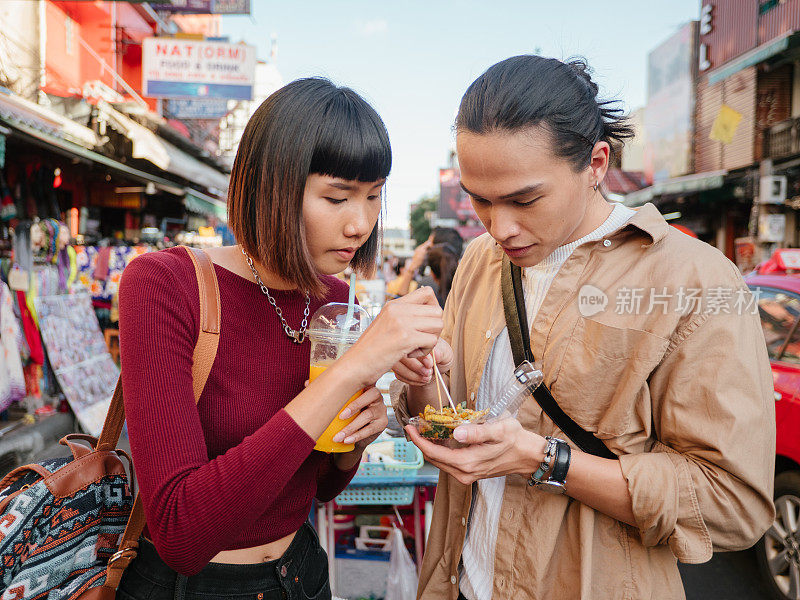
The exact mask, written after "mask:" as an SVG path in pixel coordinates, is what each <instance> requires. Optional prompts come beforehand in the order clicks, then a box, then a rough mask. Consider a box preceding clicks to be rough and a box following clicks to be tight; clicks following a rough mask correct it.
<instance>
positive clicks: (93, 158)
mask: <svg viewBox="0 0 800 600" xmlns="http://www.w3.org/2000/svg"><path fill="white" fill-rule="evenodd" d="M0 123H5V124H6V125H8V126H10V127H11V128H12V130H13V132H14V133H15V134H16V135H19V136H21V137H23V138H25V139H26V140H27V141H29V142H31V143H33V144H36V145H37V146H41V147H42V148H46V149H47V150H51V151H53V152H57V153H59V154H61V155H63V156H68V157H70V158H79V159H82V160H84V161H87V162H95V163H98V164H101V165H104V166H106V167H108V168H109V169H113V170H114V171H118V172H120V173H124V174H125V175H128V176H130V177H132V178H134V179H136V180H138V181H142V182H145V183H147V182H152V183H154V184H155V185H156V187H158V188H159V189H162V190H164V191H165V192H169V193H170V194H174V195H176V196H183V194H184V193H185V192H184V190H183V188H181V187H177V186H176V184H175V182H173V181H169V180H168V179H164V178H163V177H159V176H158V175H152V174H150V173H147V172H145V171H140V170H139V169H134V168H133V167H129V166H128V165H125V164H123V163H121V162H119V161H116V160H114V159H113V158H109V157H107V156H104V155H102V154H99V153H97V152H94V151H92V150H88V149H86V148H84V147H83V146H79V145H78V144H75V143H72V142H70V141H68V140H65V139H62V138H60V137H57V136H55V135H52V134H50V133H46V132H44V131H41V130H39V129H36V128H34V127H31V126H30V125H26V124H23V123H19V122H17V121H15V120H13V119H6V118H4V117H0Z"/></svg>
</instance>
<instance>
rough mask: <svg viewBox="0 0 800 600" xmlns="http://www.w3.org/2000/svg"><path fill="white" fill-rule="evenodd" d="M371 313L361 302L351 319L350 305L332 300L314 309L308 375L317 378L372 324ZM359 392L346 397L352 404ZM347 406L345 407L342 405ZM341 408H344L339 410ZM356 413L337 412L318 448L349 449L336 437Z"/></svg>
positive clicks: (318, 441) (323, 449) (346, 450)
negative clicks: (350, 414) (341, 413)
mask: <svg viewBox="0 0 800 600" xmlns="http://www.w3.org/2000/svg"><path fill="white" fill-rule="evenodd" d="M369 324H370V317H369V314H368V313H367V311H366V310H364V309H363V308H361V307H360V306H358V305H355V306H353V312H352V314H351V315H350V317H349V319H348V305H347V304H342V303H339V302H331V303H330V304H326V305H325V306H322V307H320V309H319V310H318V311H317V312H315V313H314V316H313V317H312V318H311V323H310V324H309V326H308V338H309V340H311V363H310V372H309V376H308V380H309V381H314V379H316V378H317V377H318V376H319V375H320V374H321V373H322V372H324V371H325V369H327V368H328V367H329V366H331V365H332V364H333V363H334V362H335V361H336V360H337V359H339V358H340V357H341V356H342V354H344V353H345V352H347V350H348V349H349V348H350V347H351V346H352V345H353V344H355V343H356V342H357V341H358V338H359V337H360V336H361V334H362V333H364V331H365V330H366V328H367V327H369ZM361 393H362V392H358V393H357V394H355V395H354V396H353V397H352V398H350V399H349V400H348V401H347V404H346V405H345V406H347V405H349V404H350V403H351V402H352V401H353V400H355V399H356V398H358V397H359V396H360V395H361ZM342 410H344V407H342ZM339 412H341V411H339ZM353 419H355V415H353V416H352V417H350V418H348V419H340V418H339V417H338V415H337V416H336V417H335V418H334V419H333V422H332V423H331V424H330V425H328V428H327V429H326V430H325V431H324V432H323V433H322V435H321V436H320V437H319V439H318V440H317V445H316V446H314V449H315V450H319V451H321V452H328V453H331V452H350V451H351V450H353V449H354V448H355V445H354V444H343V443H340V442H334V441H333V437H334V436H335V435H336V434H337V433H339V432H340V431H341V430H342V429H344V428H345V427H346V426H347V425H348V424H350V423H351V422H352V421H353Z"/></svg>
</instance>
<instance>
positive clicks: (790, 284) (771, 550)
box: [746, 250, 800, 600]
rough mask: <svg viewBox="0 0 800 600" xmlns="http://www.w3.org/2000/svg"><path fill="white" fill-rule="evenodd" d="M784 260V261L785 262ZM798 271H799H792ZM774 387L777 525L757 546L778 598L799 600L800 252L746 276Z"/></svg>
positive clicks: (778, 254)
mask: <svg viewBox="0 0 800 600" xmlns="http://www.w3.org/2000/svg"><path fill="white" fill-rule="evenodd" d="M784 259H785V260H784ZM792 267H796V268H792ZM746 281H747V284H748V285H749V286H750V289H751V290H753V291H754V292H755V293H756V294H757V298H758V310H759V314H760V316H761V325H762V327H763V328H764V337H765V339H766V342H767V349H768V351H769V358H770V362H771V365H772V377H773V380H774V382H775V424H776V427H777V449H776V457H775V509H776V516H775V522H774V524H773V526H772V527H771V528H770V530H769V531H768V532H767V533H766V535H765V536H764V537H763V538H762V540H761V541H760V542H759V543H758V544H757V545H756V555H757V557H758V561H759V566H760V568H761V572H762V574H763V575H764V577H765V579H766V580H767V582H768V585H769V587H770V590H771V592H772V595H773V597H775V598H776V599H779V600H789V599H792V600H797V599H800V327H799V325H800V250H779V251H777V252H776V254H775V256H773V258H772V259H770V260H769V261H767V262H766V263H764V264H762V265H760V266H759V268H758V269H757V270H756V271H754V272H753V273H752V274H750V275H748V276H747V277H746Z"/></svg>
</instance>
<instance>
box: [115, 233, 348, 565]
mask: <svg viewBox="0 0 800 600" xmlns="http://www.w3.org/2000/svg"><path fill="white" fill-rule="evenodd" d="M214 268H215V270H216V273H217V278H218V280H219V290H220V299H221V304H222V326H221V333H220V340H219V349H218V351H217V357H216V360H215V361H214V366H213V367H212V370H211V374H210V376H209V378H208V382H207V383H206V386H205V389H204V390H203V393H202V395H201V396H200V401H199V402H198V403H197V405H195V400H194V395H193V392H192V353H193V351H194V346H195V344H196V342H197V337H198V329H199V320H200V318H199V312H200V303H199V295H198V287H197V280H196V277H195V273H194V266H193V263H192V261H191V259H190V258H189V255H188V254H187V252H186V250H185V249H183V248H172V249H169V250H164V251H162V252H156V253H151V254H146V255H144V256H141V257H139V258H137V259H136V260H134V261H133V262H131V264H130V265H128V267H126V269H125V271H124V273H123V276H122V281H121V282H120V291H119V314H120V319H119V321H120V323H119V330H120V349H121V360H122V384H123V389H124V393H125V411H126V416H127V422H128V435H129V438H130V443H131V451H132V453H133V460H134V464H135V467H136V475H137V478H138V483H139V490H140V493H141V496H142V500H143V503H144V509H145V514H146V517H147V534H148V536H149V537H150V538H151V539H152V540H153V543H154V544H155V546H156V549H157V550H158V553H159V555H160V556H161V558H162V559H163V560H164V561H165V562H166V563H167V564H168V565H169V566H170V567H171V568H173V569H174V570H176V571H178V572H179V573H183V574H185V575H192V574H195V573H197V572H199V571H200V570H201V569H202V568H203V567H204V566H205V565H206V564H207V563H208V562H209V561H210V560H211V558H213V557H214V556H215V555H216V554H217V553H219V552H220V551H222V550H233V549H238V548H250V547H253V546H259V545H262V544H266V543H269V542H272V541H275V540H278V539H281V538H283V537H285V536H286V535H288V534H290V533H292V532H294V531H296V530H297V529H298V528H299V527H300V526H301V525H302V524H303V522H304V521H305V519H306V518H307V517H308V514H309V511H310V508H311V503H312V500H313V498H314V497H315V496H316V497H317V498H318V499H320V500H322V501H327V500H330V499H332V498H334V497H335V496H336V495H337V494H338V493H339V492H341V491H342V490H343V489H344V488H345V486H346V485H347V484H348V483H349V481H350V479H352V477H353V475H354V474H355V469H353V470H351V471H349V472H344V471H341V470H339V469H338V468H337V467H336V466H335V464H334V463H333V460H332V458H331V455H327V454H323V453H320V452H317V451H314V450H313V448H314V440H313V439H312V438H311V437H309V436H308V434H307V433H306V432H305V431H303V429H301V428H300V426H299V425H298V424H297V423H296V422H295V421H294V420H293V419H292V418H291V417H290V416H289V414H288V413H287V412H286V411H285V410H284V407H285V406H286V405H287V404H288V403H289V401H290V400H292V398H294V397H295V396H296V395H297V394H298V393H300V391H301V390H302V389H303V385H304V382H305V380H306V379H308V365H309V357H310V344H309V342H308V341H305V342H304V343H303V344H300V345H298V344H295V343H293V342H292V341H291V340H290V339H289V338H288V337H287V336H286V334H285V332H284V331H283V328H282V327H281V324H280V321H279V319H278V316H277V315H276V313H275V310H274V308H273V307H272V306H270V304H269V302H268V300H267V297H266V296H265V295H264V294H263V293H262V292H261V290H260V288H259V287H258V286H257V285H256V284H255V283H253V282H252V281H249V280H247V279H244V278H243V277H240V276H239V275H236V274H235V273H233V272H231V271H228V270H227V269H224V268H222V267H220V266H218V265H215V266H214ZM323 279H324V283H325V284H326V285H327V286H328V294H327V296H326V297H325V298H322V299H316V300H315V299H313V298H312V301H311V306H310V314H311V315H313V314H314V311H316V310H317V308H319V307H320V306H321V305H322V304H325V303H327V302H346V301H347V296H348V287H347V284H345V283H344V282H342V281H340V280H338V279H336V278H335V277H324V278H323ZM270 292H271V294H272V295H273V297H274V298H275V301H276V302H277V304H278V306H279V307H280V308H281V310H282V311H283V315H284V318H285V319H286V320H287V322H288V323H289V325H290V326H291V327H293V328H295V329H296V328H298V327H299V326H300V322H301V321H302V319H303V310H304V308H305V295H304V294H302V293H300V292H299V291H296V290H294V291H278V290H275V291H272V290H271V291H270Z"/></svg>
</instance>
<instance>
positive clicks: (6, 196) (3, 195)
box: [0, 134, 17, 222]
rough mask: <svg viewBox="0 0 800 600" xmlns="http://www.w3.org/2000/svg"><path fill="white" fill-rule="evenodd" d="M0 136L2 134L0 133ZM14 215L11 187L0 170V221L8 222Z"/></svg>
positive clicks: (15, 211) (15, 212) (15, 207)
mask: <svg viewBox="0 0 800 600" xmlns="http://www.w3.org/2000/svg"><path fill="white" fill-rule="evenodd" d="M0 137H2V134H0ZM0 168H1V167H0ZM16 217H17V205H16V204H15V203H14V197H13V196H12V195H11V189H10V188H9V187H8V183H7V182H6V178H5V177H4V176H3V172H2V171H0V221H3V222H8V221H10V220H11V219H15V218H16Z"/></svg>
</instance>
